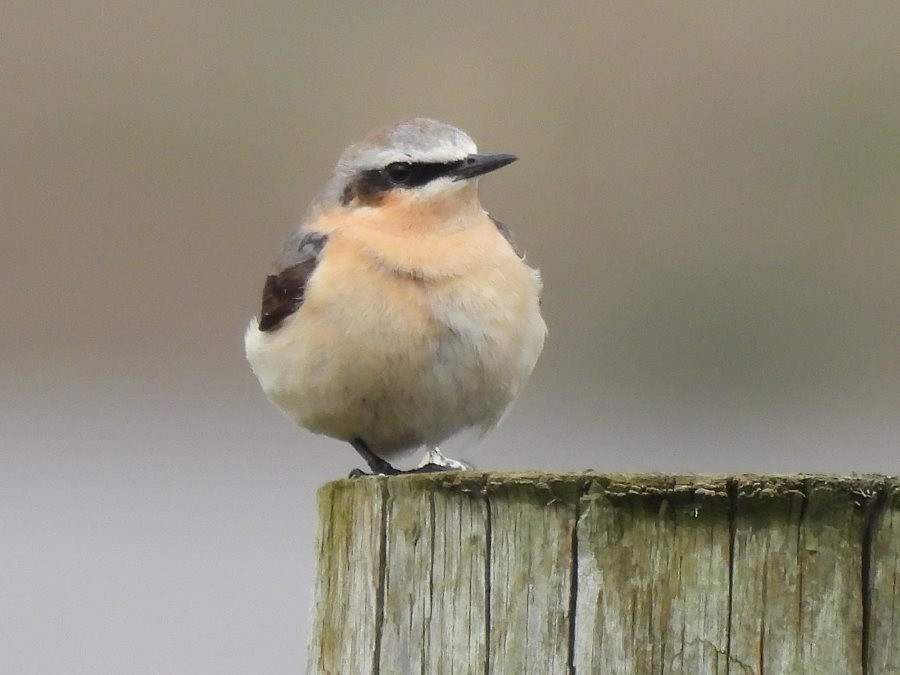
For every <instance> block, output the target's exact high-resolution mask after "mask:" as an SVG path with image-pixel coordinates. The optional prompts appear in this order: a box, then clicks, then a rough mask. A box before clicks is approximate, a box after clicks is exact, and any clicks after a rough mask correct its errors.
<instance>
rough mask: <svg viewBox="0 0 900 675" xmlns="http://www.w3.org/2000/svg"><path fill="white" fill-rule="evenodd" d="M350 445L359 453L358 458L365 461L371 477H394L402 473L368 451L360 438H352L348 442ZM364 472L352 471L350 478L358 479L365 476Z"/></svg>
mask: <svg viewBox="0 0 900 675" xmlns="http://www.w3.org/2000/svg"><path fill="white" fill-rule="evenodd" d="M350 445H352V446H353V449H354V450H356V452H358V453H359V456H360V457H362V458H363V459H364V460H366V464H368V465H369V468H370V469H371V470H372V475H376V476H377V475H382V476H395V475H397V474H398V473H403V472H402V471H399V470H397V469H395V468H394V467H392V466H391V465H390V464H388V463H387V462H386V461H384V460H383V459H381V457H379V456H378V455H376V454H375V453H374V452H372V451H371V450H369V446H368V445H366V442H365V441H364V440H363V439H361V438H354V439H353V440H352V441H350ZM367 475H369V474H367V473H366V472H364V471H360V470H359V469H353V471H351V472H350V478H359V477H360V476H367Z"/></svg>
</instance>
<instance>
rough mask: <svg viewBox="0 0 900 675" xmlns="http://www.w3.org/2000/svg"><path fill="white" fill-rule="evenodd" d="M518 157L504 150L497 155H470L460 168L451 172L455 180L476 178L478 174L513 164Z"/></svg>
mask: <svg viewBox="0 0 900 675" xmlns="http://www.w3.org/2000/svg"><path fill="white" fill-rule="evenodd" d="M517 159H519V158H518V157H516V156H515V155H507V154H505V153H502V152H500V153H497V154H495V155H469V156H468V157H466V158H465V159H464V160H463V161H462V164H461V165H460V166H459V167H458V168H456V169H453V171H451V172H450V175H451V176H452V177H453V180H455V181H456V180H465V179H466V178H475V177H476V176H481V175H482V174H485V173H490V172H491V171H496V170H497V169H499V168H501V167H504V166H506V165H507V164H512V163H513V162H515V161H516V160H517Z"/></svg>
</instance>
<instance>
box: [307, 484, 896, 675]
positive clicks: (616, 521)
mask: <svg viewBox="0 0 900 675" xmlns="http://www.w3.org/2000/svg"><path fill="white" fill-rule="evenodd" d="M314 612H315V614H314V621H313V628H312V637H311V640H310V648H309V661H308V668H307V670H308V672H309V673H312V674H316V675H318V674H326V675H351V674H352V675H357V674H359V675H363V674H366V673H373V674H380V675H407V674H414V673H425V674H427V675H432V674H444V673H447V674H450V673H454V674H459V675H472V674H475V673H477V674H503V675H506V674H509V675H520V674H522V675H527V674H530V673H534V674H535V675H551V674H555V673H561V674H570V675H571V674H573V673H579V674H581V673H583V674H585V675H587V674H589V673H601V674H604V675H631V674H636V675H643V674H645V673H646V674H650V673H653V674H657V673H683V674H685V675H703V674H705V673H716V674H720V673H723V674H724V673H735V674H742V675H743V674H748V675H749V674H751V673H752V674H759V675H762V674H764V673H766V674H770V673H783V674H785V675H802V674H809V675H823V674H826V675H827V674H835V675H857V674H858V675H896V674H897V673H900V481H898V480H897V479H895V478H887V477H881V476H865V477H851V478H842V477H828V476H805V475H801V476H732V477H726V476H722V477H711V476H663V475H600V474H592V473H586V474H537V473H535V474H523V473H489V474H483V473H476V472H454V473H443V474H427V475H418V476H400V477H390V478H384V477H379V478H362V479H357V480H342V481H336V482H334V483H329V484H328V485H325V486H324V487H323V488H322V489H321V490H320V492H319V537H318V570H317V573H316V580H315V608H314Z"/></svg>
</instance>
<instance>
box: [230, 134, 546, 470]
mask: <svg viewBox="0 0 900 675" xmlns="http://www.w3.org/2000/svg"><path fill="white" fill-rule="evenodd" d="M515 160H516V157H515V156H513V155H507V154H493V155H484V154H477V148H476V147H475V143H474V142H473V141H472V139H471V138H469V136H467V135H466V134H465V133H463V132H462V131H460V130H459V129H457V128H455V127H452V126H450V125H449V124H444V123H442V122H438V121H436V120H431V119H422V118H420V119H411V120H406V121H402V122H398V123H396V124H394V125H392V126H389V127H387V128H385V129H382V130H380V131H377V132H375V133H373V134H372V135H370V136H369V137H368V138H366V139H365V140H363V141H361V142H359V143H355V144H353V145H351V146H350V147H348V148H347V149H346V150H345V151H344V153H343V154H342V155H341V157H340V159H339V161H338V164H337V168H336V170H335V172H334V175H333V177H332V179H331V182H330V183H329V184H328V185H327V186H326V187H325V189H324V190H323V191H322V192H321V194H319V195H318V197H316V198H315V200H314V201H313V202H312V205H311V206H310V208H309V211H308V212H307V214H306V217H305V219H304V221H303V225H302V226H301V227H300V228H299V229H298V230H297V232H296V233H295V234H294V235H293V236H292V237H291V238H290V239H289V240H288V241H287V243H286V245H285V246H284V249H283V251H282V253H281V255H280V257H279V258H278V260H277V262H276V266H275V269H274V271H273V272H272V274H270V275H269V276H268V278H267V279H266V282H265V287H264V289H263V299H262V311H261V314H260V317H259V320H258V321H256V320H254V321H252V322H251V324H250V326H249V327H248V328H247V331H246V334H245V336H244V345H245V349H246V354H247V359H248V360H249V362H250V365H251V367H252V368H253V372H254V373H255V374H256V376H257V378H258V379H259V382H260V384H261V385H262V388H263V391H264V392H265V393H266V395H267V396H268V397H269V399H270V400H271V401H272V402H273V403H275V405H277V406H278V407H279V408H281V410H282V411H283V412H284V413H285V414H286V415H287V416H288V417H289V418H290V419H292V420H293V421H294V422H296V423H297V424H298V425H300V426H301V427H304V428H306V429H309V430H310V431H313V432H315V433H319V434H325V435H327V436H331V437H333V438H337V439H341V440H344V441H348V442H349V443H351V444H352V446H353V447H354V448H355V449H356V451H357V452H358V453H359V454H360V456H362V458H363V459H364V460H365V461H366V463H367V464H368V466H369V468H370V469H371V470H372V472H373V473H376V474H396V473H403V472H401V471H398V470H397V469H395V468H394V467H393V466H392V465H391V464H390V463H388V461H387V460H388V459H393V458H396V457H399V456H402V455H405V454H408V453H410V452H412V451H414V450H416V449H417V448H419V447H422V446H425V448H426V449H427V453H426V455H425V459H424V460H423V463H422V464H421V465H420V466H419V468H418V469H414V471H437V470H443V469H456V468H465V466H466V465H464V464H463V463H461V462H457V461H455V460H451V459H448V458H446V457H444V456H443V455H442V454H441V453H440V451H439V450H438V444H440V443H442V442H443V441H444V440H446V439H448V438H450V437H451V436H454V435H455V434H457V433H458V432H460V431H463V430H465V429H470V428H474V429H476V430H477V431H480V432H481V433H484V432H486V431H487V430H489V429H490V428H491V427H493V426H494V425H496V424H497V422H498V421H499V420H500V418H501V416H502V415H503V413H504V411H505V410H506V409H507V408H508V406H509V405H510V403H511V402H512V401H513V399H515V398H516V396H517V395H518V394H519V392H520V391H521V390H522V387H523V386H524V385H525V381H526V380H527V379H528V377H529V375H530V374H531V371H532V369H533V368H534V365H535V363H536V362H537V359H538V356H539V355H540V353H541V349H542V348H543V344H544V335H545V333H546V326H545V325H544V321H543V319H542V318H541V314H540V307H539V301H538V296H539V294H540V290H541V281H540V275H539V273H538V272H537V271H536V270H534V269H532V268H530V267H529V266H528V265H526V264H525V262H524V261H523V259H522V258H521V257H520V256H519V254H518V253H517V252H516V250H515V248H514V247H513V245H512V243H511V241H510V234H509V231H508V230H507V228H506V227H505V226H504V225H503V224H502V223H500V222H499V221H497V220H494V219H493V218H491V216H489V215H488V214H487V213H486V212H485V211H484V209H483V208H482V206H481V203H480V201H479V199H478V179H479V177H480V176H482V175H484V174H486V173H488V172H490V171H494V170H496V169H499V168H501V167H503V166H506V165H507V164H509V163H511V162H513V161H515ZM360 473H361V472H358V471H357V472H355V475H359V474H360ZM351 475H354V474H351Z"/></svg>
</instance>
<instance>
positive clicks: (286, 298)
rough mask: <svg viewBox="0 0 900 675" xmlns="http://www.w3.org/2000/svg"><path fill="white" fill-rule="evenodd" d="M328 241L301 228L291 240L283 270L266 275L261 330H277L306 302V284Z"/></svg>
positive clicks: (283, 261)
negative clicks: (304, 299)
mask: <svg viewBox="0 0 900 675" xmlns="http://www.w3.org/2000/svg"><path fill="white" fill-rule="evenodd" d="M327 241H328V237H327V236H326V235H324V234H320V233H318V232H310V231H308V230H302V229H301V230H300V231H299V232H297V234H296V235H294V236H293V237H292V238H291V239H290V240H289V241H288V245H287V247H286V250H285V252H284V254H283V255H282V258H281V264H280V267H281V269H280V270H279V271H278V272H276V273H275V274H270V275H269V276H268V277H266V284H265V286H263V297H262V310H261V311H260V315H259V329H260V330H261V331H270V330H275V329H276V328H278V327H279V326H280V325H281V322H282V321H284V320H285V318H287V317H289V316H290V315H291V314H293V313H294V312H296V311H297V310H298V309H300V307H301V305H303V297H304V294H305V293H306V284H307V282H308V281H309V278H310V276H312V273H313V272H314V271H315V269H316V265H318V264H319V254H320V253H321V252H322V249H323V248H324V247H325V244H326V242H327Z"/></svg>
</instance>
